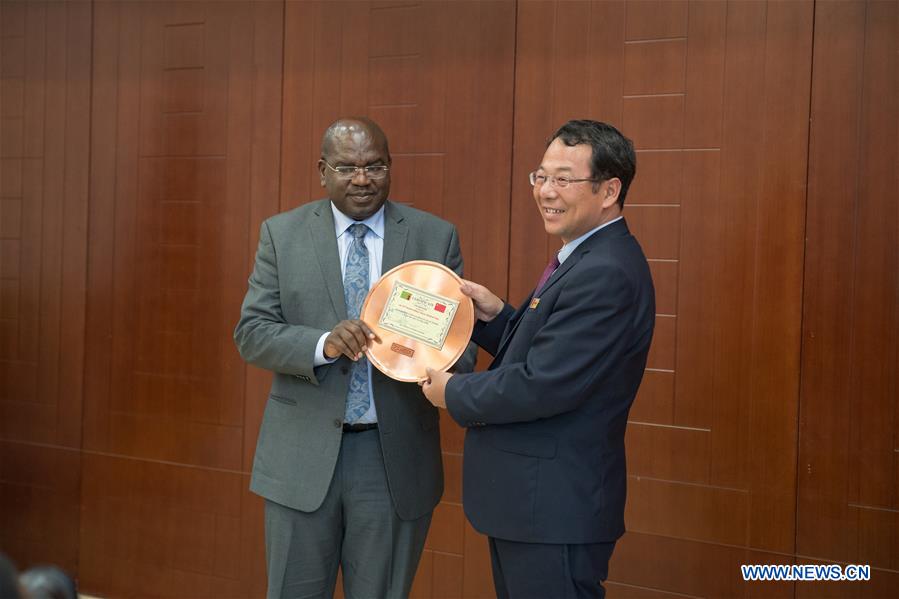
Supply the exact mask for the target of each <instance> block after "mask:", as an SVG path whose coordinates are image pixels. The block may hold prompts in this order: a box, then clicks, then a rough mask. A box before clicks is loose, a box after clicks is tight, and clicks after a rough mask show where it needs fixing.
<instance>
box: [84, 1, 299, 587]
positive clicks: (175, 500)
mask: <svg viewBox="0 0 899 599" xmlns="http://www.w3.org/2000/svg"><path fill="white" fill-rule="evenodd" d="M282 10H283V7H282V6H281V5H279V4H276V3H252V2H172V3H160V2H144V3H137V2H135V3H105V2H104V3H97V4H96V5H94V46H95V48H96V49H97V51H95V53H94V78H93V86H94V98H95V102H94V107H93V108H94V110H93V117H92V132H93V137H92V150H93V155H92V170H91V184H92V186H93V190H94V194H93V198H92V202H91V231H92V235H91V248H90V250H91V251H90V267H91V268H90V277H91V278H90V289H91V298H90V302H89V306H88V313H87V319H88V332H87V336H86V345H87V348H88V361H87V364H86V381H85V388H86V390H87V397H88V399H87V400H86V401H85V404H84V419H83V422H84V449H85V464H84V466H85V474H84V480H85V484H84V489H83V494H82V511H83V513H84V522H83V523H82V537H83V545H82V554H81V564H82V567H81V574H82V577H83V578H82V580H83V584H84V586H85V588H87V589H90V590H94V591H96V592H98V593H100V594H105V593H112V594H116V595H132V594H134V595H139V594H140V593H141V592H147V587H146V586H145V585H146V584H148V583H147V581H148V580H152V581H153V583H152V584H153V585H154V586H152V588H151V590H152V594H154V595H161V596H179V595H180V596H192V597H198V596H215V597H219V596H233V597H239V596H249V595H254V594H259V593H261V592H262V589H263V588H264V585H265V580H264V575H263V571H262V564H263V560H264V551H263V545H262V537H261V528H262V518H261V514H262V512H261V500H260V499H259V498H258V497H255V496H252V495H250V494H249V492H248V491H247V490H246V489H247V485H248V476H247V463H248V462H247V457H246V456H247V455H248V454H249V455H251V452H252V449H251V448H247V447H246V446H245V443H248V442H253V443H254V442H255V435H256V433H255V428H254V429H253V430H252V431H248V429H249V428H250V427H253V426H255V425H256V423H255V422H249V423H247V422H245V414H257V413H258V411H259V410H260V409H261V407H260V406H261V403H262V401H263V399H264V398H261V397H251V398H246V399H247V402H248V403H247V405H245V403H244V402H245V395H244V389H245V385H246V383H245V368H244V366H243V363H242V362H241V360H240V358H239V356H238V355H237V352H236V350H235V348H234V344H233V341H232V339H231V332H232V330H233V326H234V323H235V322H236V319H237V314H238V312H239V308H240V302H241V300H242V298H243V295H244V292H245V291H246V276H247V272H248V271H247V270H246V268H244V265H247V264H250V263H251V261H252V255H253V253H254V251H255V241H253V242H252V243H251V241H250V238H251V237H254V236H255V235H256V233H255V231H253V232H251V223H250V216H251V207H252V206H253V205H254V203H255V202H256V201H259V199H260V198H277V195H278V185H279V183H278V173H279V170H280V163H279V161H280V135H279V131H280V106H281V95H280V94H281V68H282V67H281V56H282V33H283V20H282V17H283V12H282ZM235 265H240V267H239V268H235ZM246 420H252V419H251V418H250V416H247V417H246ZM204 494H208V496H206V499H212V498H215V500H214V501H206V502H204V501H203V499H204ZM147 539H152V542H147ZM110 564H115V566H114V567H112V568H110Z"/></svg>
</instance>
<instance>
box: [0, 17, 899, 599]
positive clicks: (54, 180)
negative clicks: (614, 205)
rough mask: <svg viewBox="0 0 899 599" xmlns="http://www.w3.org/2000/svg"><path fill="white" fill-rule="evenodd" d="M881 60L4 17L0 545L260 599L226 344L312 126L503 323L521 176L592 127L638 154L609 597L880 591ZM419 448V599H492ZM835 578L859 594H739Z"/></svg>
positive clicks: (588, 22)
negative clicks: (623, 479) (433, 240)
mask: <svg viewBox="0 0 899 599" xmlns="http://www.w3.org/2000/svg"><path fill="white" fill-rule="evenodd" d="M897 40H899V2H897V1H896V0H867V1H866V0H851V1H836V0H819V1H818V2H816V3H814V4H812V3H811V2H808V1H797V2H788V3H785V2H777V1H774V2H752V3H749V2H741V1H739V0H735V1H729V2H723V1H719V0H620V1H612V0H609V1H605V0H595V1H589V2H588V1H582V2H573V1H558V2H554V1H545V2H544V1H539V2H537V1H530V0H528V1H519V2H515V1H513V0H507V1H502V2H477V1H468V2H449V1H433V2H431V1H429V2H419V1H416V0H378V1H372V2H367V1H361V0H360V1H356V2H340V3H334V2H306V1H304V2H236V1H219V2H208V1H200V2H194V1H174V2H156V1H152V2H151V1H145V2H78V1H76V2H18V1H10V0H4V1H3V2H0V548H2V550H3V551H5V552H8V553H9V554H11V555H12V556H13V558H14V559H15V560H16V561H17V562H18V564H19V565H20V566H28V565H31V564H33V563H36V562H53V563H57V564H59V565H61V566H63V567H65V568H67V569H69V570H70V571H72V572H76V573H77V574H78V576H79V577H80V581H81V583H82V589H83V590H86V591H93V592H96V593H98V594H100V595H104V596H148V595H152V596H160V597H162V596H168V597H186V596H190V597H204V596H210V597H212V596H215V597H250V596H262V595H263V594H264V589H265V584H266V581H265V572H264V549H263V546H264V543H263V526H262V502H261V501H260V500H259V498H258V497H256V496H254V495H252V494H251V493H249V491H248V483H249V480H248V479H249V469H250V467H251V464H252V456H253V452H254V449H255V442H256V435H257V432H258V427H259V421H260V419H261V414H262V409H263V405H264V399H265V393H266V391H267V387H268V382H269V375H268V374H267V373H265V372H264V371H260V370H258V369H254V368H247V367H246V366H245V365H244V364H243V363H242V362H241V361H240V359H239V357H238V356H237V353H236V351H235V350H234V348H233V343H232V341H231V331H232V328H233V325H234V322H235V320H236V318H237V313H238V308H239V304H240V301H241V299H242V297H243V294H244V292H245V289H246V275H247V273H248V272H249V269H250V268H251V266H252V263H253V256H254V253H255V250H256V243H257V235H258V230H259V224H260V223H261V221H262V220H263V219H265V218H267V217H268V216H270V215H272V214H274V213H276V212H279V211H281V210H286V209H289V208H292V207H294V206H296V205H298V204H300V203H303V202H306V201H310V200H312V199H315V198H318V197H321V195H322V191H321V188H320V187H319V184H318V175H317V172H316V170H315V162H316V161H317V159H318V155H319V154H318V144H319V142H320V136H321V134H322V132H323V130H324V128H325V127H326V126H327V125H328V124H329V123H330V122H331V121H333V120H334V119H335V118H337V117H338V116H341V115H347V114H366V115H369V116H372V117H373V118H375V119H376V120H378V121H379V122H381V124H382V125H383V126H384V128H385V130H386V131H387V134H388V136H389V138H390V141H391V150H392V153H393V156H394V186H393V189H392V191H393V193H392V196H393V197H395V198H396V199H397V200H398V201H402V202H405V203H409V204H412V205H415V206H417V207H420V208H423V209H425V210H429V211H432V212H435V213H437V214H439V215H441V216H443V217H445V218H447V219H449V220H451V221H453V222H455V223H456V224H457V225H458V226H459V230H460V234H461V241H462V246H463V252H464V255H465V258H466V272H467V275H468V276H469V277H471V278H473V279H475V280H477V281H479V282H483V283H486V284H487V285H488V286H490V287H491V288H492V289H494V290H495V291H497V292H498V293H501V294H507V296H508V297H509V298H510V300H512V301H520V299H521V298H522V297H523V296H524V295H526V294H527V293H528V292H529V290H530V288H531V287H532V286H533V284H534V281H535V280H536V279H537V278H538V276H539V274H540V272H541V270H542V268H543V266H544V264H545V263H546V261H547V259H548V257H549V255H550V254H551V252H554V251H555V250H556V249H557V248H558V241H557V240H554V239H551V238H549V237H548V236H546V235H545V234H544V233H543V227H542V221H541V219H540V218H539V215H538V214H537V213H536V211H535V210H534V208H533V204H532V201H533V200H532V196H531V188H530V185H529V184H528V183H527V182H526V175H527V173H528V172H529V171H530V170H532V168H533V167H534V165H535V164H537V162H538V161H539V159H540V156H541V155H542V153H543V150H544V145H545V142H546V138H547V137H548V135H549V134H550V133H551V132H552V131H553V130H554V128H555V127H557V126H558V125H560V124H561V123H562V122H564V121H565V120H567V119H569V118H577V117H590V118H599V119H602V120H607V121H609V122H612V123H613V124H616V125H618V126H620V127H621V128H622V130H623V131H624V132H625V133H626V134H627V135H629V136H631V137H632V138H633V139H634V141H635V143H636V145H637V149H638V163H639V168H638V177H637V180H636V182H635V184H634V186H633V187H632V189H631V192H630V195H629V198H628V205H627V209H626V211H625V215H626V216H627V218H628V221H629V223H630V225H631V227H632V229H633V230H634V232H635V233H636V234H637V236H638V238H639V239H640V241H641V243H642V244H643V247H644V248H645V250H646V251H647V254H648V256H649V258H650V266H651V268H652V272H653V277H654V281H655V285H656V292H657V312H658V327H657V333H656V338H655V342H654V345H653V348H652V354H651V357H650V363H649V367H648V369H647V373H646V376H645V379H644V382H643V385H642V387H641V389H640V393H639V396H638V399H637V401H636V403H635V405H634V409H633V410H632V412H631V422H630V426H629V429H628V439H627V443H628V454H629V456H628V457H629V460H630V472H631V475H632V476H631V479H630V498H629V502H628V508H627V509H628V512H627V518H628V525H629V528H630V532H629V533H628V534H627V535H625V537H624V538H623V539H622V540H621V542H620V543H619V546H618V548H617V550H616V553H615V556H614V558H613V562H612V567H611V573H612V581H610V582H609V584H608V588H609V596H610V597H659V598H667V597H685V596H686V597H732V596H752V597H791V596H796V597H865V598H868V597H870V598H875V597H889V596H893V595H895V589H896V588H899V517H897V514H899V503H897V501H899V499H897V498H899V443H897V440H896V432H895V431H896V430H897V427H896V423H897V421H899V420H897V419H899V402H897V399H896V398H897V397H899V393H897V391H899V379H897V372H899V345H897V341H896V340H897V339H899V311H897V306H899V295H897V293H899V291H897V290H899V282H897V277H899V245H897V241H896V240H897V239H899V201H897V195H896V189H897V188H899V179H897V172H899V169H897V168H896V166H897V160H899V141H897V140H899V120H897V119H899V105H897V102H899V100H897V98H899V93H897V92H899V87H897V85H899V80H897V77H899V69H897V64H896V63H897V48H896V44H897ZM813 53H814V56H813ZM813 58H814V61H813V60H812V59H813ZM812 65H814V70H812ZM810 94H811V95H810ZM810 121H811V123H812V125H811V128H809V125H808V123H809V122H810ZM282 152H283V154H284V156H283V159H282ZM806 165H807V166H808V168H807V169H806ZM806 185H807V190H806ZM806 191H807V194H808V202H807V206H806ZM806 239H807V242H806V241H805V240H806ZM803 252H805V254H804V255H803ZM800 323H801V327H800ZM800 357H801V359H800ZM485 363H486V360H485ZM482 365H483V364H482ZM441 433H442V435H443V448H444V462H445V469H446V492H445V495H444V498H443V501H442V503H441V505H440V506H439V507H438V509H437V511H436V512H435V517H434V524H433V526H432V530H431V534H430V536H429V538H428V541H427V548H426V551H425V554H424V556H423V559H422V564H421V568H420V570H419V573H418V576H417V578H416V581H415V586H414V589H413V593H412V595H413V596H414V597H438V596H439V597H465V598H478V597H492V596H493V591H492V581H491V576H490V567H489V556H488V554H487V546H486V542H485V540H484V538H483V537H482V536H480V535H479V534H478V533H476V532H475V531H474V530H473V529H472V528H471V526H470V525H469V524H468V523H467V522H465V519H464V515H463V513H462V509H461V492H462V490H461V468H462V455H461V453H462V443H463V437H464V432H463V431H462V430H461V429H460V428H459V427H457V426H455V424H453V423H452V422H451V420H450V419H449V418H445V417H444V418H442V421H441ZM834 561H836V562H848V563H870V564H871V565H872V566H874V568H875V570H874V578H873V580H872V581H871V582H870V583H820V584H809V583H804V584H801V585H794V584H790V583H765V584H763V583H752V584H746V583H743V582H742V581H741V579H740V576H739V565H740V564H742V563H758V564H764V563H830V562H834ZM338 595H340V592H339V591H338Z"/></svg>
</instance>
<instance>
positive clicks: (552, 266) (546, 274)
mask: <svg viewBox="0 0 899 599" xmlns="http://www.w3.org/2000/svg"><path fill="white" fill-rule="evenodd" d="M557 268H559V255H558V254H556V255H555V256H553V259H552V260H550V261H549V264H547V265H546V270H544V271H543V276H542V277H540V282H538V283H537V286H536V287H535V288H534V297H537V296H538V295H539V294H540V291H541V290H542V289H543V285H544V284H546V280H547V279H549V278H550V277H551V276H552V274H553V273H554V272H556V269H557Z"/></svg>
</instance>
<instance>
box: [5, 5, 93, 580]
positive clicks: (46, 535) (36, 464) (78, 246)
mask: <svg viewBox="0 0 899 599" xmlns="http://www.w3.org/2000/svg"><path fill="white" fill-rule="evenodd" d="M0 24H2V25H0V439H2V441H0V504H2V505H0V514H2V516H0V547H3V549H4V550H5V551H8V552H9V553H11V554H12V555H13V556H14V557H15V559H16V560H17V561H19V562H20V563H22V564H31V563H34V562H35V561H47V560H51V561H55V562H57V563H59V564H61V565H63V566H64V567H67V568H70V569H74V568H75V567H76V566H77V557H78V521H79V511H78V499H79V498H78V490H79V486H78V485H79V482H80V469H81V461H80V456H79V454H78V452H77V449H78V448H79V447H80V444H81V405H82V393H81V387H82V373H83V359H84V345H83V337H84V306H85V285H86V272H87V263H86V252H87V216H88V211H87V205H88V177H87V174H88V156H89V153H88V139H89V123H90V66H91V65H90V36H91V10H90V5H88V4H84V3H65V2H3V3H2V5H0ZM48 540H50V541H51V542H50V543H48ZM48 544H49V545H50V547H48Z"/></svg>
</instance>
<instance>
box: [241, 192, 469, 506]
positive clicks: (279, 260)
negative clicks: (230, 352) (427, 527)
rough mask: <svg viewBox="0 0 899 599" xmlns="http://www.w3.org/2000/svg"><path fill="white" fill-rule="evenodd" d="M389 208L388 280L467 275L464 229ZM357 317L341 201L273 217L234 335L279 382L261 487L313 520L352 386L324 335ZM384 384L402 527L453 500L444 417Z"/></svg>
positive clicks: (386, 444)
mask: <svg viewBox="0 0 899 599" xmlns="http://www.w3.org/2000/svg"><path fill="white" fill-rule="evenodd" d="M384 206H385V212H384V256H383V262H382V268H381V272H384V273H386V272H387V271H388V270H390V269H391V268H393V267H394V266H397V265H399V264H402V263H403V262H408V261H410V260H432V261H434V262H439V263H441V264H445V265H446V266H448V267H450V268H452V269H453V270H454V271H456V272H457V273H458V274H460V275H461V274H462V257H461V253H460V251H459V239H458V235H457V234H456V229H455V227H454V226H453V225H451V224H450V223H448V222H446V221H444V220H441V219H439V218H437V217H436V216H433V215H431V214H428V213H426V212H422V211H420V210H415V209H414V208H409V207H406V206H402V205H398V204H394V203H392V202H389V201H388V202H386V203H385V204H384ZM346 318H347V313H346V306H345V304H344V296H343V281H342V277H341V271H340V263H339V254H338V251H337V239H336V237H335V235H334V216H333V214H332V213H331V208H330V202H329V200H320V201H317V202H312V203H310V204H306V205H304V206H301V207H299V208H296V209H294V210H290V211H289V212H284V213H282V214H278V215H276V216H273V217H272V218H269V219H268V220H266V221H265V222H264V223H263V224H262V229H261V231H260V235H259V249H258V251H257V253H256V264H255V267H254V269H253V273H252V274H251V275H250V279H249V289H248V290H247V295H246V298H245V299H244V302H243V306H242V308H241V314H240V321H239V322H238V323H237V328H236V329H235V331H234V340H235V342H236V343H237V348H238V350H239V351H240V355H241V356H242V357H243V358H244V360H246V361H247V362H249V363H250V364H253V365H255V366H258V367H260V368H264V369H266V370H271V371H273V372H274V373H275V374H274V379H273V381H272V388H271V393H270V395H269V398H268V402H267V404H266V407H265V414H264V416H263V420H262V428H261V430H260V432H259V440H258V443H257V445H256V457H255V459H254V461H253V476H252V479H251V481H250V489H251V490H252V491H253V492H254V493H257V494H259V495H262V496H263V497H266V498H268V499H270V500H272V501H274V502H276V503H279V504H281V505H285V506H288V507H291V508H293V509H296V510H301V511H304V512H311V511H314V510H316V509H317V508H318V507H319V506H320V505H321V503H322V501H323V500H324V497H325V494H326V493H327V491H328V486H329V485H330V483H331V478H332V476H333V473H334V465H335V463H336V462H337V455H338V453H339V451H340V439H341V436H342V434H343V432H342V423H343V416H344V410H345V404H346V394H347V386H348V383H349V376H348V375H349V365H350V361H349V360H348V359H347V358H345V357H341V358H340V359H339V360H337V361H336V362H334V363H332V364H327V365H324V366H319V367H317V368H314V367H313V355H314V353H315V346H316V343H317V342H318V339H319V338H320V337H321V335H322V334H323V333H325V332H327V331H330V330H331V329H332V328H333V327H334V326H335V325H336V324H337V323H338V322H340V321H341V320H344V319H346ZM475 351H476V350H475V348H474V346H473V345H472V346H471V347H470V348H469V351H467V352H466V354H465V356H463V358H461V359H460V360H459V363H458V364H457V366H456V369H457V370H461V371H470V370H471V369H472V367H473V365H474V357H475ZM372 385H373V388H372V391H373V393H372V395H373V397H374V402H375V407H376V409H377V411H378V431H379V434H380V438H381V449H382V452H383V455H384V464H385V467H386V470H387V480H388V484H389V487H390V494H391V497H392V499H393V503H394V506H395V508H396V511H397V514H399V516H400V517H401V518H404V519H414V518H418V517H420V516H423V515H424V514H426V513H428V512H430V511H431V510H432V509H434V506H435V505H437V502H438V501H439V499H440V496H441V494H442V493H443V466H442V461H441V457H440V431H439V428H438V418H439V414H438V411H437V409H436V408H434V407H433V406H431V404H429V403H428V401H427V400H426V399H425V398H424V395H422V393H421V389H420V388H419V387H418V385H416V384H415V383H400V382H397V381H394V380H392V379H390V378H388V377H386V376H384V375H383V374H382V373H381V372H380V371H378V370H377V369H374V368H373V369H372Z"/></svg>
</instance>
